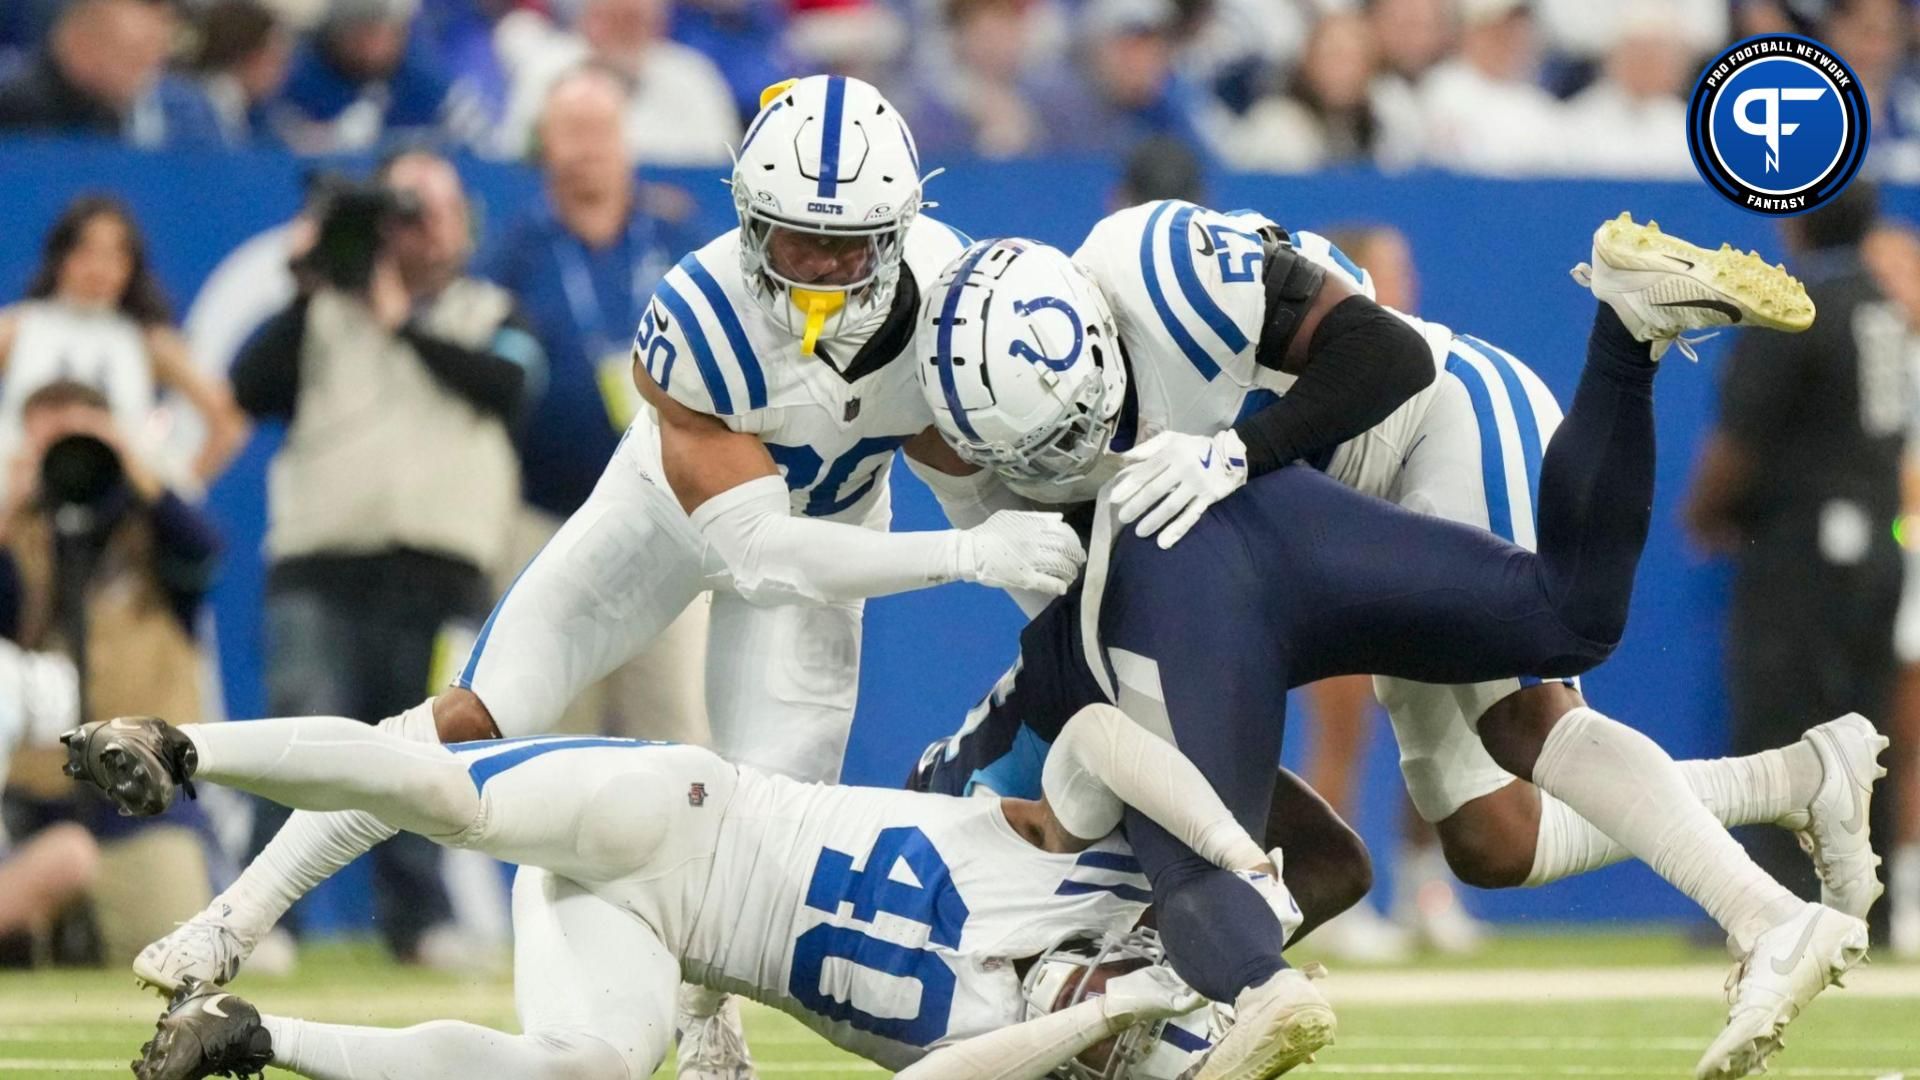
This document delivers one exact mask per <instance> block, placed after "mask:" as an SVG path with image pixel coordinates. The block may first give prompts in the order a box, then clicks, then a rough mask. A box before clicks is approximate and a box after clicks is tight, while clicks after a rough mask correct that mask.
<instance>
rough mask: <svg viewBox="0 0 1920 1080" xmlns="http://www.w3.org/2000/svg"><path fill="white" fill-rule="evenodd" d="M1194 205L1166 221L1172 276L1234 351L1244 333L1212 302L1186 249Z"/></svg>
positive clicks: (1241, 344)
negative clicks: (1170, 220)
mask: <svg viewBox="0 0 1920 1080" xmlns="http://www.w3.org/2000/svg"><path fill="white" fill-rule="evenodd" d="M1199 209H1200V208H1199V207H1197V206H1183V207H1181V208H1180V209H1179V210H1177V211H1175V212H1174V215H1173V221H1172V222H1170V223H1169V224H1168V225H1167V257H1168V259H1170V260H1171V261H1172V263H1173V276H1174V279H1175V280H1177V281H1179V282H1180V295H1182V296H1184V297H1186V298H1187V303H1188V305H1190V306H1191V307H1192V308H1193V310H1194V313H1195V314H1197V315H1199V316H1200V320H1201V321H1202V322H1204V323H1206V324H1207V325H1208V326H1210V327H1212V328H1213V332H1214V334H1215V336H1217V337H1219V339H1220V343H1221V344H1223V345H1225V346H1226V347H1227V348H1228V349H1229V350H1231V351H1233V352H1236V353H1237V352H1239V351H1241V350H1242V349H1245V348H1246V347H1247V335H1245V334H1243V333H1241V332H1240V328H1239V327H1238V326H1235V325H1234V324H1233V319H1232V318H1231V317H1229V316H1228V315H1227V313H1226V312H1225V311H1222V310H1221V309H1220V305H1219V304H1216V303H1214V302H1213V297H1212V296H1210V295H1208V294H1207V287H1206V286H1205V285H1203V284H1201V282H1200V275H1199V274H1196V273H1194V270H1193V253H1192V252H1191V251H1189V250H1187V231H1188V230H1189V229H1190V228H1192V226H1193V215H1194V214H1196V213H1198V212H1199Z"/></svg>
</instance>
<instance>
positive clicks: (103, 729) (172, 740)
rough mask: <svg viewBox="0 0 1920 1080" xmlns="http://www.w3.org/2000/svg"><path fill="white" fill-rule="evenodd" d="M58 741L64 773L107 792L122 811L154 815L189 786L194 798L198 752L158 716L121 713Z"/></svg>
mask: <svg viewBox="0 0 1920 1080" xmlns="http://www.w3.org/2000/svg"><path fill="white" fill-rule="evenodd" d="M60 741H61V742H63V743H65V744H66V746H67V766H66V773H67V775H68V776H71V777H73V778H75V779H77V780H84V781H86V782H87V783H89V784H92V785H93V786H95V787H97V788H99V789H100V790H101V791H104V792H106V793H107V797H108V798H110V799H112V800H113V802H114V805H116V806H118V807H119V808H120V811H121V813H124V814H131V815H133V816H135V817H152V816H153V815H155V814H158V813H160V812H161V811H163V810H165V809H166V808H167V807H169V806H172V805H173V797H174V793H175V792H176V791H178V790H180V789H181V788H185V789H186V792H187V797H188V798H193V797H194V795H193V784H192V783H191V780H192V778H193V771H194V769H195V768H196V767H197V766H198V764H199V754H198V752H197V751H195V750H194V748H193V742H192V740H190V739H188V738H187V737H186V736H185V735H182V734H181V733H180V729H179V728H176V727H174V726H173V725H172V724H169V723H167V722H166V721H165V720H162V719H160V718H159V717H156V716H121V717H116V718H114V719H112V720H96V721H94V722H93V723H91V724H82V725H80V726H79V727H77V728H74V729H73V730H72V731H69V732H67V733H66V734H65V735H62V736H60Z"/></svg>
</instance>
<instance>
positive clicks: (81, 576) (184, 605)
mask: <svg viewBox="0 0 1920 1080" xmlns="http://www.w3.org/2000/svg"><path fill="white" fill-rule="evenodd" d="M21 429H22V431H21V440H20V443H19V445H18V447H17V448H16V450H15V452H14V456H13V458H12V460H11V461H10V462H9V466H8V467H9V476H8V485H7V491H8V495H7V499H8V505H7V506H6V507H5V510H4V514H3V516H0V538H3V539H4V544H3V545H0V635H4V636H5V637H7V638H9V639H11V640H12V641H13V642H14V643H16V644H17V645H19V646H20V647H21V648H22V649H25V650H33V652H31V653H27V654H22V655H23V656H24V657H28V658H31V657H36V656H42V657H43V656H44V655H45V654H50V653H64V654H66V656H67V657H69V658H71V664H70V665H68V664H66V663H65V662H64V661H61V662H57V663H55V664H54V665H53V666H52V667H48V666H47V664H46V662H45V660H38V661H35V663H36V664H37V665H38V667H40V668H44V669H45V671H42V673H41V675H39V676H35V678H36V679H37V682H35V683H34V685H35V686H38V687H39V689H38V690H34V691H33V693H34V696H35V698H36V699H38V700H41V701H42V702H43V703H49V702H50V703H51V704H43V705H42V706H36V708H37V709H42V711H47V712H51V713H55V714H71V715H74V716H76V717H77V718H78V719H80V720H92V719H103V718H106V717H110V716H124V715H142V714H148V713H159V714H163V715H165V714H167V711H168V710H178V712H179V714H180V715H181V716H185V717H189V718H192V719H199V718H200V717H201V716H202V715H203V709H202V699H201V685H200V677H201V672H202V670H203V664H202V660H203V657H202V655H201V652H200V645H199V643H198V642H197V641H196V640H195V637H194V624H195V621H196V619H197V617H198V614H199V609H200V604H201V601H202V600H203V599H204V597H205V595H206V591H207V588H208V586H209V584H210V582H211V580H212V576H213V569H214V566H215V563H216V561H217V557H218V554H219V547H220V544H219V537H218V534H217V533H216V531H215V529H214V526H213V523H212V522H211V521H210V520H208V518H207V517H206V516H205V515H204V514H202V513H201V512H200V511H199V510H198V509H196V508H194V506H193V505H192V504H190V503H189V502H187V501H186V500H185V499H183V498H181V497H180V496H179V495H178V494H176V493H175V492H174V491H172V490H170V489H169V488H168V487H167V486H166V485H165V484H164V483H163V482H162V481H161V480H160V479H159V477H158V475H157V474H156V473H155V472H154V470H153V468H152V466H150V465H149V464H148V463H147V462H146V461H145V460H144V459H143V457H142V456H141V455H140V454H137V453H133V452H131V451H130V450H129V447H128V442H129V438H128V435H127V433H126V432H124V431H123V430H122V429H121V427H120V425H119V424H118V422H117V421H116V420H115V419H114V415H113V411H112V408H111V403H110V401H109V399H108V398H107V396H106V395H105V394H103V393H102V392H101V391H99V390H97V389H95V388H93V387H91V386H88V385H87V384H85V383H80V382H75V381H72V380H56V381H54V382H50V383H48V384H46V385H45V386H42V387H41V388H39V389H38V390H35V391H34V392H33V393H32V394H30V395H28V397H27V399H26V401H25V402H24V403H23V404H22V407H21ZM31 666H32V665H30V667H31ZM60 668H64V669H65V670H67V671H69V672H72V671H73V670H75V669H77V672H78V682H77V685H76V686H73V687H71V688H65V687H63V685H62V680H61V678H59V677H58V676H57V670H58V669H60ZM21 671H23V672H25V673H27V674H32V671H30V670H29V669H28V668H22V669H21ZM47 671H54V672H56V674H55V675H54V676H51V678H52V681H48V678H49V676H47V674H46V672H47ZM65 678H67V679H71V678H73V675H72V674H68V675H67V676H65ZM28 689H32V687H28ZM75 698H77V701H76V700H75ZM62 701H64V704H62V703H61V702H62ZM59 722H61V721H60V719H59V718H58V717H57V716H56V717H55V718H54V719H53V720H52V721H51V723H53V724H57V723H59ZM40 726H45V725H40ZM60 757H61V755H60V754H59V753H58V751H57V750H40V751H23V752H22V754H21V755H20V758H19V761H18V763H17V767H16V768H15V769H14V771H13V779H14V780H15V781H16V785H15V786H16V789H17V790H20V791H24V792H25V793H26V794H27V796H28V799H27V802H28V803H29V804H30V806H29V808H30V810H31V811H32V812H31V813H29V814H27V815H25V816H26V817H27V818H28V819H30V820H31V822H33V823H36V824H47V823H50V822H56V821H67V820H77V821H78V822H79V823H80V824H81V825H84V826H86V827H87V828H88V829H89V831H91V832H92V834H93V835H94V838H95V839H96V840H97V841H98V844H99V855H100V859H99V861H100V867H99V870H98V873H97V875H96V876H95V880H94V881H93V884H92V888H91V892H92V895H93V901H94V917H95V920H96V924H97V927H98V930H99V938H100V946H101V950H100V951H101V958H102V959H103V960H105V961H107V962H110V963H119V962H121V961H124V960H128V959H131V958H132V956H133V955H134V953H135V952H137V951H139V949H140V947H141V946H142V945H144V944H145V943H146V942H147V941H149V940H151V939H152V936H153V935H154V934H156V933H165V932H166V931H167V929H168V928H169V927H171V926H172V925H174V924H175V923H176V922H178V921H180V920H181V919H184V918H187V917H188V916H190V915H192V914H193V912H195V911H197V910H199V909H200V908H201V907H203V906H204V905H205V904H206V902H207V900H208V899H209V898H210V896H211V890H210V888H209V882H208V877H207V869H208V868H207V852H206V848H205V847H204V845H203V838H202V833H201V831H200V825H201V823H200V822H197V821H195V820H193V819H188V820H185V821H177V822H170V823H168V824H167V825H166V826H164V827H155V826H153V825H151V824H146V823H135V822H133V821H131V820H129V819H125V818H121V817H119V816H118V815H116V814H114V813H113V812H112V811H111V809H110V808H108V807H107V805H106V804H105V803H102V802H99V801H98V800H91V799H89V800H82V801H80V802H78V803H76V802H74V801H72V800H71V798H70V790H71V789H70V786H69V784H68V782H67V781H66V780H65V778H64V777H62V776H61V775H60V774H59V769H58V763H59V758H60ZM55 827H57V826H55ZM40 831H41V832H43V833H51V832H52V828H51V827H50V828H46V829H42V830H40ZM23 832H24V831H23Z"/></svg>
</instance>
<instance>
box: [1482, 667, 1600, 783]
mask: <svg viewBox="0 0 1920 1080" xmlns="http://www.w3.org/2000/svg"><path fill="white" fill-rule="evenodd" d="M1584 703H1585V702H1584V700H1583V699H1582V698H1581V697H1580V692H1579V691H1578V690H1575V689H1574V688H1573V687H1571V686H1568V685H1567V684H1566V683H1559V682H1548V683H1539V684H1536V685H1534V686H1529V687H1526V688H1524V689H1522V690H1519V691H1518V692H1516V693H1512V694H1508V695H1507V696H1506V697H1504V698H1502V699H1500V700H1499V701H1497V702H1494V704H1493V706H1492V707H1491V708H1489V709H1488V710H1487V711H1486V712H1485V713H1482V714H1481V716H1480V722H1479V724H1478V725H1476V727H1477V728H1478V730H1479V732H1480V741H1481V743H1482V744H1484V745H1485V746H1486V748H1487V753H1488V754H1489V755H1491V756H1492V758H1493V760H1494V763H1495V764H1497V765H1499V766H1500V767H1501V768H1503V769H1505V770H1507V771H1508V772H1510V773H1512V774H1513V775H1515V776H1517V777H1520V778H1522V779H1531V778H1532V776H1533V765H1534V762H1536V761H1538V760H1539V758H1540V750H1541V748H1542V747H1544V746H1545V745H1546V742H1547V734H1548V733H1549V732H1551V731H1552V730H1553V725H1554V724H1556V723H1558V722H1559V720H1560V718H1561V717H1563V716H1565V715H1566V714H1567V713H1568V712H1569V711H1570V710H1573V709H1576V708H1579V707H1580V706H1581V705H1582V704H1584Z"/></svg>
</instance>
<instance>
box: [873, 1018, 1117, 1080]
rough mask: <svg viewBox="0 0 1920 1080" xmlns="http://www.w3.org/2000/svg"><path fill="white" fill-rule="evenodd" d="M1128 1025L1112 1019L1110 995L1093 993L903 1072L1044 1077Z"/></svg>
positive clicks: (925, 1079) (961, 1078) (942, 1079)
mask: <svg viewBox="0 0 1920 1080" xmlns="http://www.w3.org/2000/svg"><path fill="white" fill-rule="evenodd" d="M1125 1027H1126V1025H1124V1024H1119V1025H1115V1024H1111V1023H1109V1022H1108V1021H1107V1013H1106V1008H1105V999H1103V998H1092V999H1089V1000H1087V1001H1083V1002H1081V1003H1080V1004H1078V1005H1075V1006H1074V1007H1072V1008H1070V1009H1062V1010H1060V1011H1059V1012H1054V1013H1048V1014H1047V1015H1045V1016H1038V1017H1035V1018H1033V1019H1032V1020H1027V1021H1025V1022H1023V1023H1018V1024H1012V1025H1009V1026H1007V1027H1003V1028H999V1029H996V1030H994V1031H990V1032H987V1033H986V1034H985V1035H976V1036H974V1037H973V1038H971V1039H964V1040H962V1041H960V1042H957V1043H952V1044H950V1045H947V1046H943V1047H941V1048H940V1049H938V1050H935V1051H934V1052H933V1053H931V1054H928V1055H927V1056H926V1057H923V1058H921V1059H920V1060H919V1061H916V1062H914V1063H913V1064H912V1065H909V1066H907V1068H906V1069H905V1070H903V1071H902V1072H900V1073H899V1074H898V1075H899V1077H900V1078H901V1080H980V1078H981V1077H992V1078H993V1080H1043V1078H1044V1077H1046V1076H1048V1075H1050V1074H1051V1073H1052V1072H1053V1070H1055V1069H1057V1068H1059V1067H1060V1066H1062V1065H1065V1064H1066V1063H1067V1062H1069V1061H1071V1060H1073V1058H1074V1057H1075V1056H1076V1055H1078V1054H1080V1053H1081V1052H1082V1051H1084V1050H1086V1049H1087V1048H1089V1047H1091V1046H1093V1045H1094V1044H1096V1043H1098V1042H1099V1041H1100V1040H1102V1039H1105V1038H1108V1037H1110V1036H1112V1035H1114V1034H1116V1033H1118V1032H1119V1031H1121V1030H1124V1028H1125Z"/></svg>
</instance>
